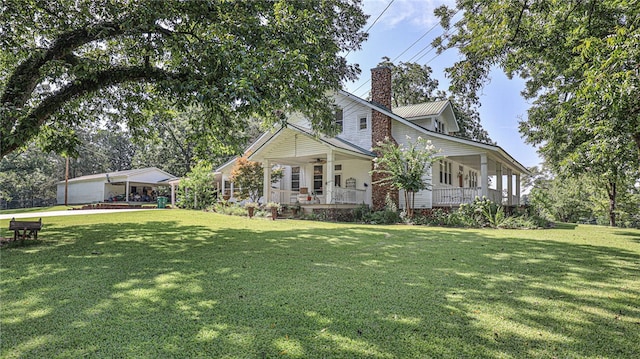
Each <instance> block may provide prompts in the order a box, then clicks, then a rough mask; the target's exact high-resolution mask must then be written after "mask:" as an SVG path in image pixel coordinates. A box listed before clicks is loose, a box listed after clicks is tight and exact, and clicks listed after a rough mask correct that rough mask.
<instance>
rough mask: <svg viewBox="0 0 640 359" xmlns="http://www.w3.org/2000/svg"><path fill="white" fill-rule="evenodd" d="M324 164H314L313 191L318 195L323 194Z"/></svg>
mask: <svg viewBox="0 0 640 359" xmlns="http://www.w3.org/2000/svg"><path fill="white" fill-rule="evenodd" d="M323 167H324V166H323V165H315V166H313V192H314V193H315V194H316V195H322V194H323V190H324V188H323V184H324V171H323Z"/></svg>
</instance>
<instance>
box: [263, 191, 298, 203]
mask: <svg viewBox="0 0 640 359" xmlns="http://www.w3.org/2000/svg"><path fill="white" fill-rule="evenodd" d="M298 194H300V192H298V191H289V190H284V189H275V188H272V189H271V197H270V198H271V202H278V203H282V204H293V203H296V201H297V200H298Z"/></svg>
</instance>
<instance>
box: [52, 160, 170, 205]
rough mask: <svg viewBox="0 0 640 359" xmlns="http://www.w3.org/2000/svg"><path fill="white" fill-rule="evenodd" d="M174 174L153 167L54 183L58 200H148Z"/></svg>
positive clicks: (93, 201) (166, 183)
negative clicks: (56, 187)
mask: <svg viewBox="0 0 640 359" xmlns="http://www.w3.org/2000/svg"><path fill="white" fill-rule="evenodd" d="M175 179H176V177H175V176H173V175H172V174H170V173H168V172H165V171H163V170H161V169H158V168H156V167H149V168H141V169H133V170H126V171H116V172H109V173H99V174H93V175H88V176H82V177H76V178H72V179H69V181H68V184H67V183H66V181H64V180H63V181H60V182H58V183H57V185H58V192H57V201H58V204H64V203H65V188H66V195H67V204H84V203H96V202H114V201H124V202H152V201H155V200H156V196H157V194H158V189H159V187H170V186H171V184H170V181H172V180H175Z"/></svg>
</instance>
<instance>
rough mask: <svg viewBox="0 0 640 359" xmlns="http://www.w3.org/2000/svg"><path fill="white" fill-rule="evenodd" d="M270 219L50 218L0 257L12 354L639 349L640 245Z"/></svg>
mask: <svg viewBox="0 0 640 359" xmlns="http://www.w3.org/2000/svg"><path fill="white" fill-rule="evenodd" d="M256 223H258V224H257V225H256ZM259 224H260V222H258V221H254V224H253V225H254V226H255V227H256V229H246V228H245V229H238V228H224V227H219V228H211V227H207V226H202V225H184V224H181V223H179V222H172V221H156V222H147V223H145V224H144V225H140V224H137V223H121V224H118V225H117V226H114V225H112V224H94V225H87V226H82V225H80V226H65V227H56V226H55V225H52V226H49V227H48V228H47V229H48V233H47V239H46V240H45V241H44V242H43V243H42V245H40V246H28V247H26V248H12V249H10V250H6V251H3V253H2V256H3V264H2V283H3V284H2V297H3V303H5V304H3V307H4V308H3V313H2V315H1V319H2V330H3V346H2V357H7V358H9V357H30V356H41V355H44V356H51V357H53V356H95V357H196V356H210V357H216V356H229V357H242V358H246V357H257V358H261V357H278V356H291V357H332V358H334V357H344V358H354V357H367V358H398V357H400V358H413V357H496V356H510V357H553V356H558V357H582V356H605V357H607V356H612V357H616V356H617V357H638V356H640V348H639V344H638V343H640V335H639V334H638V333H639V332H640V331H639V330H638V329H640V324H639V323H640V305H639V303H638V300H637V298H639V297H640V292H639V291H638V286H637V281H638V280H639V279H640V278H638V273H639V272H640V255H639V254H638V253H637V252H631V251H626V250H623V249H619V248H613V247H602V246H592V245H582V244H577V243H563V242H557V241H544V240H536V239H527V238H526V234H527V233H528V232H526V231H523V232H520V233H522V237H521V238H500V239H496V238H492V237H491V236H490V235H491V233H492V232H489V231H465V230H443V231H437V230H423V229H418V228H416V229H411V228H408V229H398V228H397V227H376V226H370V227H367V226H348V225H340V226H336V227H335V228H329V229H326V228H322V229H317V228H316V229H305V228H296V229H290V228H287V229H282V230H280V229H262V230H260V229H257V227H259ZM304 224H305V223H304V222H300V226H303V225H304ZM634 283H635V284H634Z"/></svg>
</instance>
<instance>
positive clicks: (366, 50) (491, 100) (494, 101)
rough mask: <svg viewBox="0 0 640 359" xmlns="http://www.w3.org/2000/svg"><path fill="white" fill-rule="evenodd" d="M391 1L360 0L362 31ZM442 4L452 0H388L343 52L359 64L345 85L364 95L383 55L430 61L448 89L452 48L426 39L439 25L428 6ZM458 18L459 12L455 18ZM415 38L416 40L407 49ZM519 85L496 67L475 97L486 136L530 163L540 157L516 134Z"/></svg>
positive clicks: (523, 105) (521, 104) (522, 105)
mask: <svg viewBox="0 0 640 359" xmlns="http://www.w3.org/2000/svg"><path fill="white" fill-rule="evenodd" d="M391 1H392V0H364V12H365V13H366V14H368V15H370V17H369V20H368V23H367V25H365V27H364V29H365V30H366V29H367V28H369V26H371V24H372V23H373V22H374V21H375V20H376V18H377V17H378V16H379V15H380V14H381V13H382V12H383V10H385V8H386V7H387V5H389V3H390V2H391ZM442 4H446V5H449V6H453V5H454V4H455V0H393V3H391V5H390V6H389V7H388V9H387V10H386V11H385V12H384V14H382V16H381V17H380V18H379V19H378V21H377V22H376V23H375V24H374V25H373V27H371V29H370V30H369V39H368V40H367V41H366V42H365V43H364V44H363V45H362V49H361V50H359V51H353V52H351V53H349V54H348V56H347V60H348V61H349V62H350V63H356V64H359V65H360V69H361V70H362V73H361V74H360V78H359V80H358V81H356V82H349V83H346V84H345V89H346V90H347V91H348V92H351V93H353V94H355V95H357V96H359V97H362V98H366V97H367V95H368V93H369V90H370V89H371V83H370V80H371V69H372V68H374V67H376V65H377V64H378V63H379V62H380V61H382V57H384V56H387V57H389V58H390V59H391V60H393V62H394V63H395V64H398V63H399V62H417V63H419V64H421V65H424V64H427V65H429V66H430V67H431V69H432V70H433V73H432V77H433V78H436V79H438V81H439V89H443V90H446V89H448V87H449V80H448V79H447V78H446V77H445V71H444V70H445V69H446V68H447V67H449V66H451V65H453V63H455V62H456V61H457V60H458V59H459V55H458V53H457V52H456V51H455V50H447V51H446V52H444V53H442V54H441V55H438V54H437V53H436V51H435V50H434V49H433V48H432V47H431V41H432V40H433V39H434V38H435V37H437V36H439V35H441V34H442V33H443V29H442V28H441V27H440V26H439V25H438V18H437V17H435V15H433V10H434V9H435V8H437V7H438V6H440V5H442ZM459 16H460V15H459V14H458V15H457V16H456V17H455V18H454V20H455V19H457V18H458V17H459ZM434 26H435V27H434ZM430 29H431V31H430V32H429V33H428V34H427V35H426V36H424V37H423V38H422V39H420V38H421V37H422V36H423V35H425V33H427V31H428V30H430ZM418 39H420V40H419V41H418V42H417V43H416V44H415V45H413V46H412V47H411V48H409V47H410V46H411V45H412V44H413V43H414V42H416V41H417V40H418ZM408 48H409V50H407V49H408ZM405 50H407V51H406V52H405ZM403 52H404V53H403ZM523 88H524V81H522V80H521V79H513V80H509V79H508V78H507V77H506V76H505V75H504V73H503V72H502V71H501V70H499V69H496V70H494V71H493V72H492V73H491V81H490V82H489V83H488V84H487V85H486V86H485V87H484V89H483V91H482V95H481V96H480V103H481V106H480V108H479V112H480V118H481V124H482V127H483V128H484V129H485V130H487V132H489V136H490V137H491V139H492V140H494V141H495V142H497V144H498V146H500V147H502V148H503V149H504V150H505V151H507V152H508V153H509V154H511V156H513V157H514V158H515V159H516V160H517V161H518V162H520V163H521V164H523V165H524V166H526V167H531V166H536V165H539V164H540V162H541V160H540V157H539V156H538V154H537V153H536V149H535V148H534V147H533V146H531V145H528V144H525V142H524V139H523V138H522V137H521V135H520V132H518V121H520V120H523V119H526V118H527V109H528V108H529V104H528V103H527V102H526V101H525V100H524V99H523V98H522V96H521V95H520V91H522V89H523Z"/></svg>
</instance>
